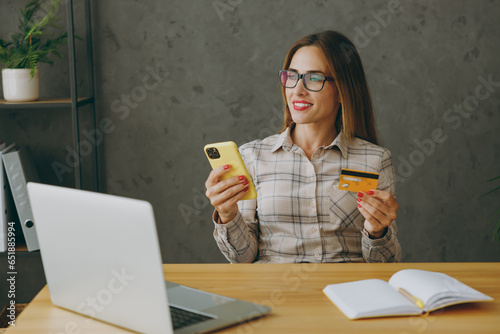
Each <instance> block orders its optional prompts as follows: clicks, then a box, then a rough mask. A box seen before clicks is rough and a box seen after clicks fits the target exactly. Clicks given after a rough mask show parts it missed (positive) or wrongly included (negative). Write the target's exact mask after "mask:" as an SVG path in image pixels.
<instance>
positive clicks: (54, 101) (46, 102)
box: [0, 0, 100, 191]
mask: <svg viewBox="0 0 500 334" xmlns="http://www.w3.org/2000/svg"><path fill="white" fill-rule="evenodd" d="M65 3H66V23H67V31H68V50H69V52H68V62H69V77H70V97H68V98H42V99H39V100H37V101H33V102H19V103H17V102H7V101H5V99H0V110H1V109H8V110H14V109H64V108H66V109H70V110H71V119H72V137H73V138H72V139H73V140H72V141H73V149H74V150H75V152H76V153H77V158H78V161H82V160H81V159H82V154H81V149H80V145H79V144H80V130H81V129H80V108H81V107H83V106H87V105H88V106H89V108H90V115H89V116H90V126H91V127H93V128H94V129H95V128H96V114H95V99H94V95H95V94H94V72H93V68H94V62H93V56H92V54H93V49H92V25H91V10H90V0H84V7H85V10H84V12H85V13H84V14H85V38H84V41H85V43H86V50H87V59H86V61H87V70H88V72H87V77H88V80H89V82H88V85H89V95H88V96H84V97H80V96H78V87H77V80H78V75H77V69H76V55H75V32H74V30H75V29H74V15H73V12H74V10H73V0H67V1H65ZM92 171H93V173H94V176H93V177H92V179H93V180H94V181H93V182H92V183H93V184H92V188H91V189H88V190H93V191H99V190H100V186H99V164H98V154H97V144H96V142H94V145H93V154H92ZM74 172H75V188H78V189H82V185H83V181H82V169H81V165H80V164H77V165H76V166H75V167H74Z"/></svg>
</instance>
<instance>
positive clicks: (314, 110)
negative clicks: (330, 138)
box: [285, 46, 340, 128]
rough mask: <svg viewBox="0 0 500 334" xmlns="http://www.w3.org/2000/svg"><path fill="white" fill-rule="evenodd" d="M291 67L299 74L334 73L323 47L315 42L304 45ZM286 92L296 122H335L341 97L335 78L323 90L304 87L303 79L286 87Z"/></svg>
mask: <svg viewBox="0 0 500 334" xmlns="http://www.w3.org/2000/svg"><path fill="white" fill-rule="evenodd" d="M288 70H292V71H295V72H297V73H299V74H305V73H309V72H313V73H319V74H322V75H324V76H327V77H332V74H331V73H330V72H329V71H328V65H327V59H326V57H325V55H324V54H323V51H321V49H320V48H318V47H315V46H304V47H302V48H300V49H299V50H297V52H295V54H294V56H293V58H292V61H291V63H290V67H289V68H288ZM285 94H286V100H287V103H288V108H289V109H290V113H291V115H292V119H293V121H294V122H295V123H297V124H314V123H315V124H318V125H324V126H328V127H330V128H331V127H332V126H333V125H334V124H335V120H336V118H337V112H338V109H339V106H340V101H339V93H338V91H337V87H336V86H335V82H334V81H326V82H325V85H324V86H323V89H322V90H320V91H319V92H312V91H309V90H307V89H306V88H305V87H304V83H303V81H302V79H300V80H299V82H298V83H297V86H295V88H285Z"/></svg>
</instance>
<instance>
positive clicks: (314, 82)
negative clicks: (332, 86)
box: [279, 70, 335, 92]
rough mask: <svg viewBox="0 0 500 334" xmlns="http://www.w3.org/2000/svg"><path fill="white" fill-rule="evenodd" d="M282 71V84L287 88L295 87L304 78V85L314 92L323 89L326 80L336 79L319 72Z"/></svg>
mask: <svg viewBox="0 0 500 334" xmlns="http://www.w3.org/2000/svg"><path fill="white" fill-rule="evenodd" d="M279 73H280V82H281V85H282V86H283V87H285V88H294V87H295V86H297V82H299V80H300V79H302V83H303V84H304V87H305V88H306V89H307V90H309V91H312V92H319V91H320V90H322V89H323V86H324V85H325V81H335V79H333V78H329V77H326V76H324V75H322V74H318V73H304V74H298V73H297V72H295V71H288V70H282V71H280V72H279Z"/></svg>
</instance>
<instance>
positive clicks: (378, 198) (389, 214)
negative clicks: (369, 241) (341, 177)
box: [357, 189, 399, 239]
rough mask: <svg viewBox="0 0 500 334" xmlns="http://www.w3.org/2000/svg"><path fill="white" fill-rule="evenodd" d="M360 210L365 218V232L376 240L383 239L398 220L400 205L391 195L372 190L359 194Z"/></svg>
mask: <svg viewBox="0 0 500 334" xmlns="http://www.w3.org/2000/svg"><path fill="white" fill-rule="evenodd" d="M357 200H358V209H359V211H360V212H361V214H362V215H363V217H365V230H366V231H367V232H368V233H369V234H370V236H371V237H373V238H374V239H377V238H381V237H382V236H384V234H385V230H386V228H387V227H389V225H391V223H392V222H393V221H394V220H395V219H396V216H397V215H396V212H397V211H398V208H399V205H398V202H396V199H394V197H393V196H392V195H391V193H389V192H387V191H382V190H375V189H373V190H370V191H369V192H368V193H365V192H359V193H358V199H357Z"/></svg>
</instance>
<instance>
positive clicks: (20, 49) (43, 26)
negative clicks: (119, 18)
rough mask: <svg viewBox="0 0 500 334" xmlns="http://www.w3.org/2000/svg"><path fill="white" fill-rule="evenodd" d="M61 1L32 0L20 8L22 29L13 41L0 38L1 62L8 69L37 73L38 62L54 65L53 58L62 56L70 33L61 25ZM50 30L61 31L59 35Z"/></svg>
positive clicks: (19, 28)
mask: <svg viewBox="0 0 500 334" xmlns="http://www.w3.org/2000/svg"><path fill="white" fill-rule="evenodd" d="M60 2H61V0H31V1H29V2H28V3H27V4H26V5H25V7H24V8H22V9H20V17H19V26H18V30H17V31H16V32H14V33H12V34H11V36H10V40H4V39H3V38H0V62H1V63H2V64H4V67H6V68H27V69H30V72H31V73H33V74H34V72H33V71H35V70H36V66H37V63H38V62H43V63H49V64H52V63H53V60H52V59H51V58H50V56H55V57H58V58H61V57H62V54H61V53H60V52H59V49H60V47H61V46H63V45H65V44H67V36H68V34H67V32H65V31H61V30H63V29H62V28H61V26H60V25H58V24H57V22H58V21H59V20H60V18H59V17H58V16H57V13H58V10H59V3H60ZM47 28H50V29H52V30H54V29H55V30H59V31H61V32H60V33H59V34H58V35H56V34H54V33H53V32H51V31H48V30H47ZM75 37H76V38H78V37H77V36H75Z"/></svg>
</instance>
